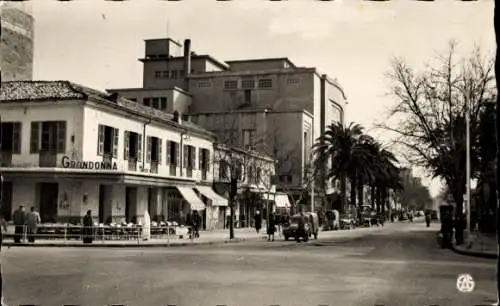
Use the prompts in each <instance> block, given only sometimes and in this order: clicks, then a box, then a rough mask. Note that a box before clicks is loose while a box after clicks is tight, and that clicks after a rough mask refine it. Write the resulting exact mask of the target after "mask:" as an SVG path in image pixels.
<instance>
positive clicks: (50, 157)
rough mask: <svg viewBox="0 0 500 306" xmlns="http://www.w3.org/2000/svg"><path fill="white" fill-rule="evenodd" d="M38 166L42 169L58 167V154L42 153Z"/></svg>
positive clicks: (52, 152) (39, 155)
mask: <svg viewBox="0 0 500 306" xmlns="http://www.w3.org/2000/svg"><path fill="white" fill-rule="evenodd" d="M38 166H39V167H42V168H55V167H57V152H56V151H40V153H39V154H38Z"/></svg>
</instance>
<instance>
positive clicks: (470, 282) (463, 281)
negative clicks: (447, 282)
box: [457, 274, 475, 292]
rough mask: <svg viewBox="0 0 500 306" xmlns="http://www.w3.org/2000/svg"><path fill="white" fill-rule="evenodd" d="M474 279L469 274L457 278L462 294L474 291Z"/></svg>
mask: <svg viewBox="0 0 500 306" xmlns="http://www.w3.org/2000/svg"><path fill="white" fill-rule="evenodd" d="M474 286H475V283H474V279H473V278H472V276H470V275H469V274H461V275H459V276H458V278H457V289H458V291H460V292H472V291H474Z"/></svg>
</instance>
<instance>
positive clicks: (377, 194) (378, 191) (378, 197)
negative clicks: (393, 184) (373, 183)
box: [376, 186, 382, 213]
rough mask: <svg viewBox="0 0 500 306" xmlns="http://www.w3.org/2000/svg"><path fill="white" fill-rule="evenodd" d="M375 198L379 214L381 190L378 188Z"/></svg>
mask: <svg viewBox="0 0 500 306" xmlns="http://www.w3.org/2000/svg"><path fill="white" fill-rule="evenodd" d="M376 198H377V213H380V211H381V207H382V188H381V187H380V186H377V189H376Z"/></svg>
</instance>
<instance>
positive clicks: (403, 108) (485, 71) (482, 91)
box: [380, 42, 495, 212]
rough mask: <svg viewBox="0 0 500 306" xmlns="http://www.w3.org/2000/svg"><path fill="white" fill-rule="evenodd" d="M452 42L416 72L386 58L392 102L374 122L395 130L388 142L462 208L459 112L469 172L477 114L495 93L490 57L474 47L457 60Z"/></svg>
mask: <svg viewBox="0 0 500 306" xmlns="http://www.w3.org/2000/svg"><path fill="white" fill-rule="evenodd" d="M456 46H457V45H456V43H455V42H450V44H449V48H448V50H447V52H446V53H444V55H441V56H438V57H437V58H436V61H435V62H431V64H429V65H427V66H426V67H425V68H424V69H422V70H421V71H416V70H415V69H413V68H412V67H410V65H408V64H407V63H406V62H405V61H404V60H403V59H401V58H395V59H393V60H392V63H391V70H390V72H389V73H388V75H387V76H388V78H389V80H390V81H391V90H390V94H391V95H392V97H393V98H394V99H395V102H396V103H395V105H394V106H393V107H392V108H391V109H390V113H389V119H390V121H389V123H388V124H381V125H380V127H382V128H384V129H386V130H388V131H391V132H393V133H394V134H395V138H394V144H395V145H396V147H397V148H398V149H400V150H399V151H400V153H401V155H403V157H404V158H405V159H406V160H407V161H409V162H410V163H411V164H412V165H414V166H417V167H422V168H424V169H426V170H427V171H428V172H429V173H430V174H432V176H433V177H438V178H441V179H444V180H445V182H446V184H447V185H448V187H449V188H450V191H451V192H452V194H453V198H454V200H455V202H456V204H457V211H460V212H461V211H462V205H463V203H462V202H463V194H464V192H465V177H466V171H465V164H466V163H465V161H466V137H465V135H466V133H465V132H466V130H465V126H466V125H465V114H466V112H469V115H470V127H471V129H470V131H471V147H472V150H471V157H472V158H471V164H472V173H473V174H475V173H477V170H478V164H479V162H478V158H477V154H475V153H476V151H477V147H478V136H479V135H478V134H479V132H478V130H479V129H478V115H479V112H480V108H481V106H482V104H483V103H484V102H486V101H489V100H490V99H492V97H493V95H494V93H495V84H494V75H493V67H494V66H493V65H494V62H493V60H492V59H491V58H489V57H486V56H484V55H483V54H482V52H481V50H480V49H479V48H476V49H475V50H474V51H473V52H472V53H471V54H470V55H469V56H468V57H466V58H462V59H457V54H456V53H457V52H456Z"/></svg>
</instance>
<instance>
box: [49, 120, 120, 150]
mask: <svg viewBox="0 0 500 306" xmlns="http://www.w3.org/2000/svg"><path fill="white" fill-rule="evenodd" d="M118 132H119V131H118V129H115V128H113V127H110V126H107V125H103V124H99V126H98V132H97V133H98V134H97V155H99V156H113V158H118V134H119V133H118ZM42 143H43V140H42Z"/></svg>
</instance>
